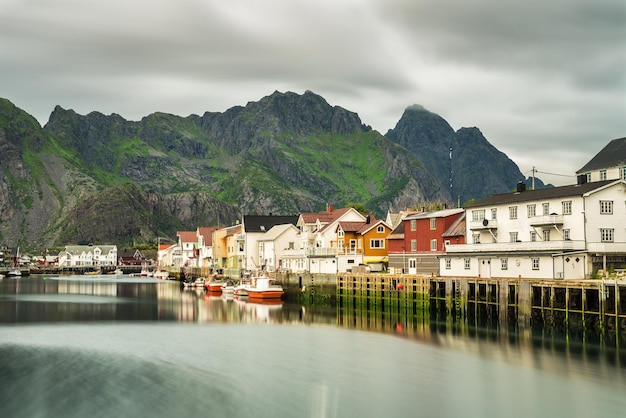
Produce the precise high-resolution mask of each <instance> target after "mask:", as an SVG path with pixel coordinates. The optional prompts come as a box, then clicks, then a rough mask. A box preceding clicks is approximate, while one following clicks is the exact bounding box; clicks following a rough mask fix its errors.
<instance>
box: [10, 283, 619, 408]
mask: <svg viewBox="0 0 626 418" xmlns="http://www.w3.org/2000/svg"><path fill="white" fill-rule="evenodd" d="M368 324H369V325H368ZM355 327H356V328H355ZM357 328H359V329H357ZM447 329H450V327H446V326H441V325H440V324H430V323H428V320H427V319H423V318H421V319H413V320H410V321H409V320H406V319H405V320H402V319H399V318H397V317H393V316H386V317H385V316H382V317H379V316H377V317H370V316H369V315H368V316H367V319H364V315H363V314H362V313H351V312H345V311H341V312H339V313H338V312H337V310H336V309H334V308H326V309H323V308H317V309H312V308H308V307H301V306H293V305H287V304H285V305H259V304H253V303H246V302H241V301H236V300H232V299H231V300H227V299H224V298H222V297H212V296H208V295H205V294H204V292H202V291H195V290H187V289H181V288H180V287H179V286H178V284H177V283H175V282H162V281H156V280H152V279H138V278H130V277H124V276H122V277H121V278H118V277H114V276H74V277H67V276H66V277H47V278H46V279H45V280H44V278H43V277H35V276H32V277H27V278H26V277H25V278H22V279H10V278H5V279H4V280H2V281H0V417H87V416H95V417H141V416H146V417H173V416H177V417H188V416H215V417H412V416H420V417H621V416H624V414H625V413H626V371H625V370H626V369H625V367H624V365H623V363H622V362H621V359H622V358H623V353H621V352H620V351H619V350H616V349H613V350H610V349H602V348H601V347H600V346H595V345H589V344H582V343H578V342H575V341H565V340H564V341H557V340H554V339H537V338H536V337H533V336H531V335H524V333H521V335H515V336H513V335H511V334H510V333H495V334H494V333H493V332H485V333H482V332H480V331H478V332H474V333H463V332H461V333H453V332H450V331H446V330H447Z"/></svg>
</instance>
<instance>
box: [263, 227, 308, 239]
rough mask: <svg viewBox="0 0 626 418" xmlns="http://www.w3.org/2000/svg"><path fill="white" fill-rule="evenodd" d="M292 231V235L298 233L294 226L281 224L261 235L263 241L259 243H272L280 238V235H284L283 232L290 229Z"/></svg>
mask: <svg viewBox="0 0 626 418" xmlns="http://www.w3.org/2000/svg"><path fill="white" fill-rule="evenodd" d="M292 228H293V230H294V233H296V232H299V231H300V230H299V229H298V228H296V227H295V226H294V225H292V224H281V225H275V226H273V227H272V229H270V230H269V231H267V232H266V233H265V235H263V239H261V240H259V241H274V240H275V239H276V238H278V237H280V236H281V235H282V234H284V233H285V231H287V230H289V229H292Z"/></svg>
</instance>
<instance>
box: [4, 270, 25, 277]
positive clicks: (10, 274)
mask: <svg viewBox="0 0 626 418" xmlns="http://www.w3.org/2000/svg"><path fill="white" fill-rule="evenodd" d="M7 277H22V272H21V271H20V269H18V268H15V269H13V270H9V271H7Z"/></svg>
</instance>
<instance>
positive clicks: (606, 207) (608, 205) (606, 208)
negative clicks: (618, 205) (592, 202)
mask: <svg viewBox="0 0 626 418" xmlns="http://www.w3.org/2000/svg"><path fill="white" fill-rule="evenodd" d="M600 214H601V215H612V214H613V201H612V200H601V201H600Z"/></svg>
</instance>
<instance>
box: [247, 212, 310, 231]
mask: <svg viewBox="0 0 626 418" xmlns="http://www.w3.org/2000/svg"><path fill="white" fill-rule="evenodd" d="M297 223H298V217H297V216H273V215H269V216H262V215H261V216H259V215H245V216H244V217H243V224H244V229H245V232H267V231H269V230H270V229H272V228H273V227H274V226H276V225H285V224H292V225H294V226H295V225H296V224H297Z"/></svg>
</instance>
